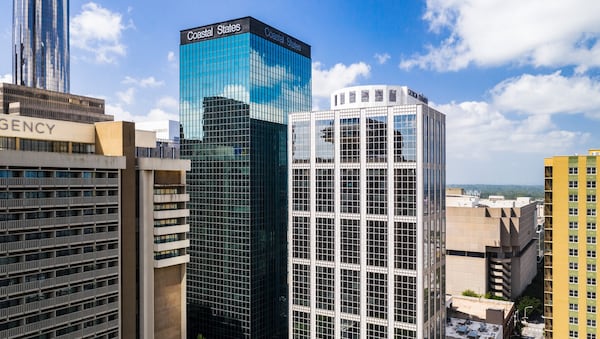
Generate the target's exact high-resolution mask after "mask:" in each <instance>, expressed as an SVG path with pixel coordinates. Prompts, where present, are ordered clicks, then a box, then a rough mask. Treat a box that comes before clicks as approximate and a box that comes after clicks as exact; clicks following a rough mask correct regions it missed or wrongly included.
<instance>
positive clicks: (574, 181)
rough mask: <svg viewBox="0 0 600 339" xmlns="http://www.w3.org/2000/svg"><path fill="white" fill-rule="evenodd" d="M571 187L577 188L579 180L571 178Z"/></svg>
mask: <svg viewBox="0 0 600 339" xmlns="http://www.w3.org/2000/svg"><path fill="white" fill-rule="evenodd" d="M569 188H577V181H576V180H569Z"/></svg>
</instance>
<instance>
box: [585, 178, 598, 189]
mask: <svg viewBox="0 0 600 339" xmlns="http://www.w3.org/2000/svg"><path fill="white" fill-rule="evenodd" d="M586 187H587V188H596V181H595V180H588V181H587V184H586Z"/></svg>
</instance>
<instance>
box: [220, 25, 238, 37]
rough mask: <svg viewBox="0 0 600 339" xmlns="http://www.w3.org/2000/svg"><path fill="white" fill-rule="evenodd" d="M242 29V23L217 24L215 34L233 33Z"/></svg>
mask: <svg viewBox="0 0 600 339" xmlns="http://www.w3.org/2000/svg"><path fill="white" fill-rule="evenodd" d="M241 30H242V25H240V24H228V25H219V26H217V34H219V35H223V34H229V33H235V32H239V31H241Z"/></svg>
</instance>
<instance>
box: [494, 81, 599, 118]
mask: <svg viewBox="0 0 600 339" xmlns="http://www.w3.org/2000/svg"><path fill="white" fill-rule="evenodd" d="M490 93H491V94H492V98H493V101H494V104H495V106H496V107H498V108H499V109H502V110H504V111H514V112H519V113H527V114H560V113H585V114H586V115H588V116H592V117H597V118H600V82H599V81H597V80H594V79H591V78H589V77H587V76H582V75H575V76H573V77H565V76H563V75H562V74H561V72H555V73H552V74H546V75H531V74H523V75H521V76H518V77H514V78H510V79H507V80H504V81H502V82H501V83H499V84H498V85H496V86H495V87H494V88H493V89H492V90H491V92H490Z"/></svg>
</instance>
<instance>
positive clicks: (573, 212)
mask: <svg viewBox="0 0 600 339" xmlns="http://www.w3.org/2000/svg"><path fill="white" fill-rule="evenodd" d="M578 213H579V211H578V210H577V208H574V207H569V215H577V214H578Z"/></svg>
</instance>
